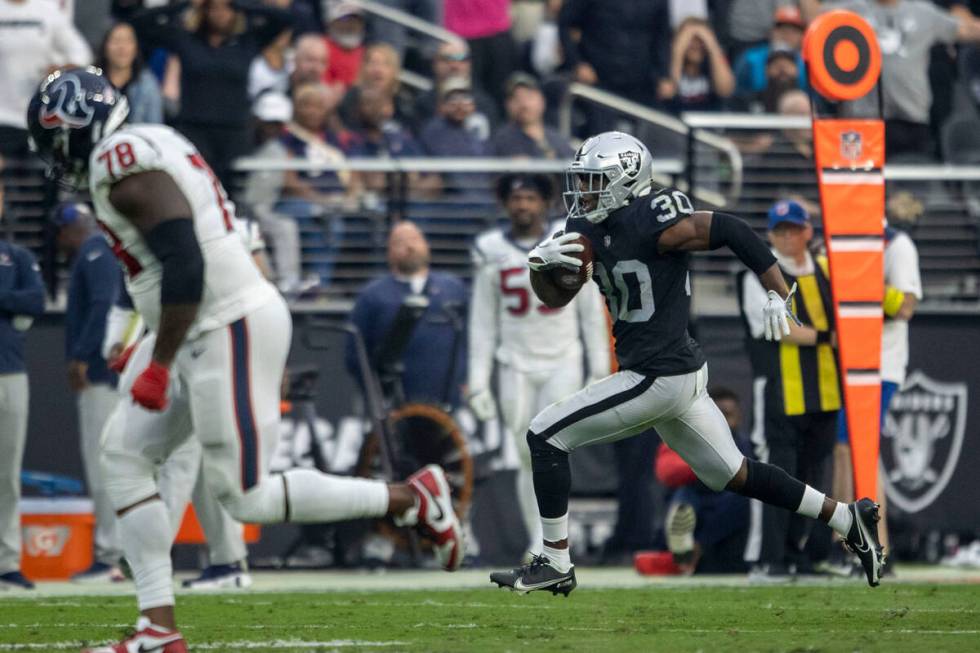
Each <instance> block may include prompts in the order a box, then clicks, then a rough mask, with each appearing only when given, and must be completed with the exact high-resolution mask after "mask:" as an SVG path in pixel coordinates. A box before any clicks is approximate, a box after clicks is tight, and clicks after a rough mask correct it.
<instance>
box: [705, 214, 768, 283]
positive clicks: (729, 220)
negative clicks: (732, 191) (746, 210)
mask: <svg viewBox="0 0 980 653" xmlns="http://www.w3.org/2000/svg"><path fill="white" fill-rule="evenodd" d="M726 245H727V246H728V248H729V249H731V250H732V252H734V254H735V256H737V257H738V258H739V260H740V261H742V263H745V265H746V266H747V267H748V268H749V269H750V270H752V271H753V272H755V273H756V274H762V273H763V272H765V271H766V270H768V269H769V268H770V267H772V265H773V264H774V263H775V262H776V257H775V256H773V255H772V252H770V251H769V248H768V247H766V244H765V243H764V242H762V240H761V239H760V238H759V237H758V236H756V235H755V233H754V232H753V231H752V228H751V227H749V225H747V224H746V223H745V221H744V220H741V219H740V218H736V217H735V216H734V215H730V214H728V213H721V212H719V211H714V212H713V213H712V215H711V232H710V233H709V234H708V247H710V248H711V249H719V248H721V247H725V246H726Z"/></svg>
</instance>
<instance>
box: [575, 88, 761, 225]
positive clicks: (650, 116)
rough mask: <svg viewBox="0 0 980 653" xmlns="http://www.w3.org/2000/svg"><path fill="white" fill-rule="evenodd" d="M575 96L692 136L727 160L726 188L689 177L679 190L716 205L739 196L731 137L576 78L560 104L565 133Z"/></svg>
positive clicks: (739, 162)
mask: <svg viewBox="0 0 980 653" xmlns="http://www.w3.org/2000/svg"><path fill="white" fill-rule="evenodd" d="M576 99H579V100H584V101H586V102H590V103H592V104H595V105H599V106H601V107H603V108H605V109H607V110H612V111H615V112H618V113H620V114H623V115H625V116H629V118H631V119H633V120H637V121H642V122H645V123H648V124H650V125H654V126H656V127H658V128H660V129H663V130H665V131H667V132H668V133H671V134H674V135H676V136H678V137H681V138H683V139H685V140H687V139H692V138H693V140H694V141H696V142H697V143H700V144H702V145H705V146H707V147H710V148H712V149H714V150H716V151H717V152H718V153H720V154H722V155H723V156H725V157H726V158H727V160H728V166H727V167H726V169H727V170H728V171H729V175H730V176H729V179H728V180H727V183H726V186H727V189H728V190H727V192H725V193H720V192H718V191H716V190H714V189H712V188H709V187H707V186H702V185H698V184H694V183H692V180H691V178H689V177H688V178H685V179H683V180H679V182H678V183H677V184H675V185H677V186H678V187H679V188H681V190H684V191H686V192H688V193H689V194H690V195H691V196H692V197H693V198H695V199H697V200H700V201H702V202H706V203H708V204H711V205H713V206H716V207H719V208H721V207H725V206H728V205H731V204H733V203H734V202H736V201H737V200H738V196H739V194H740V193H741V188H742V155H741V153H740V152H739V151H738V148H737V147H735V144H734V143H732V142H731V140H729V139H727V138H725V137H723V136H719V135H717V134H712V133H710V132H707V131H694V132H692V130H691V128H690V127H689V126H688V125H686V124H685V123H684V122H683V121H682V120H679V119H677V118H675V117H674V116H672V115H670V114H668V113H664V112H663V111H657V110H656V109H651V108H650V107H648V106H645V105H643V104H640V103H638V102H634V101H632V100H628V99H626V98H624V97H622V96H619V95H616V94H614V93H610V92H608V91H604V90H602V89H599V88H596V87H594V86H588V85H586V84H580V83H578V82H573V83H571V84H569V85H568V89H567V92H566V94H565V96H564V98H563V100H562V104H561V107H560V108H559V126H560V130H561V132H562V133H563V134H565V135H569V134H571V132H572V105H573V101H574V100H576Z"/></svg>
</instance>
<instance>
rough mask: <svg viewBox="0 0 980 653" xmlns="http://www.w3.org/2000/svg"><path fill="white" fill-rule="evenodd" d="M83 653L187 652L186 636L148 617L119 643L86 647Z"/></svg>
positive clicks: (141, 618)
mask: <svg viewBox="0 0 980 653" xmlns="http://www.w3.org/2000/svg"><path fill="white" fill-rule="evenodd" d="M82 653H187V642H185V641H184V636H183V635H181V634H180V633H179V632H177V631H175V630H166V629H164V628H161V627H159V626H154V625H153V624H152V623H150V620H149V619H147V618H146V617H140V618H139V621H137V622H136V632H135V633H134V634H132V635H130V636H129V637H127V638H126V639H124V640H122V641H121V642H119V643H117V644H106V645H105V646H97V647H95V648H86V649H83V650H82Z"/></svg>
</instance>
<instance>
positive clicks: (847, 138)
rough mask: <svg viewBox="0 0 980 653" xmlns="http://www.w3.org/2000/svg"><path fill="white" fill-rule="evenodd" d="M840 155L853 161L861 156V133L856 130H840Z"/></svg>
mask: <svg viewBox="0 0 980 653" xmlns="http://www.w3.org/2000/svg"><path fill="white" fill-rule="evenodd" d="M840 155H841V156H842V157H844V158H845V159H848V160H850V161H854V160H856V159H858V158H860V156H861V133H860V132H856V131H846V132H842V133H841V135H840Z"/></svg>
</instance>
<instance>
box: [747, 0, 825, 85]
mask: <svg viewBox="0 0 980 653" xmlns="http://www.w3.org/2000/svg"><path fill="white" fill-rule="evenodd" d="M805 27H806V24H805V23H804V22H803V17H802V16H801V15H800V10H799V9H797V8H796V7H794V6H785V7H779V8H778V9H777V10H776V12H775V14H773V25H772V30H771V31H770V32H769V42H768V43H763V44H762V45H757V46H754V47H752V48H749V49H748V50H745V51H744V52H743V53H742V54H741V55H739V57H738V60H737V61H736V62H735V93H736V94H738V95H740V96H743V97H746V96H749V95H752V94H754V93H760V92H762V91H764V90H765V89H766V88H768V87H769V85H770V80H771V74H770V71H769V64H770V63H771V61H772V59H771V58H770V56H771V55H773V54H774V53H777V52H778V53H779V56H782V57H789V56H792V58H793V61H794V63H795V64H796V81H795V84H794V86H793V88H801V89H804V90H805V89H806V88H807V80H806V70H805V68H804V67H803V57H802V56H801V54H800V48H801V47H802V45H803V30H804V29H805ZM784 90H785V89H784Z"/></svg>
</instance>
